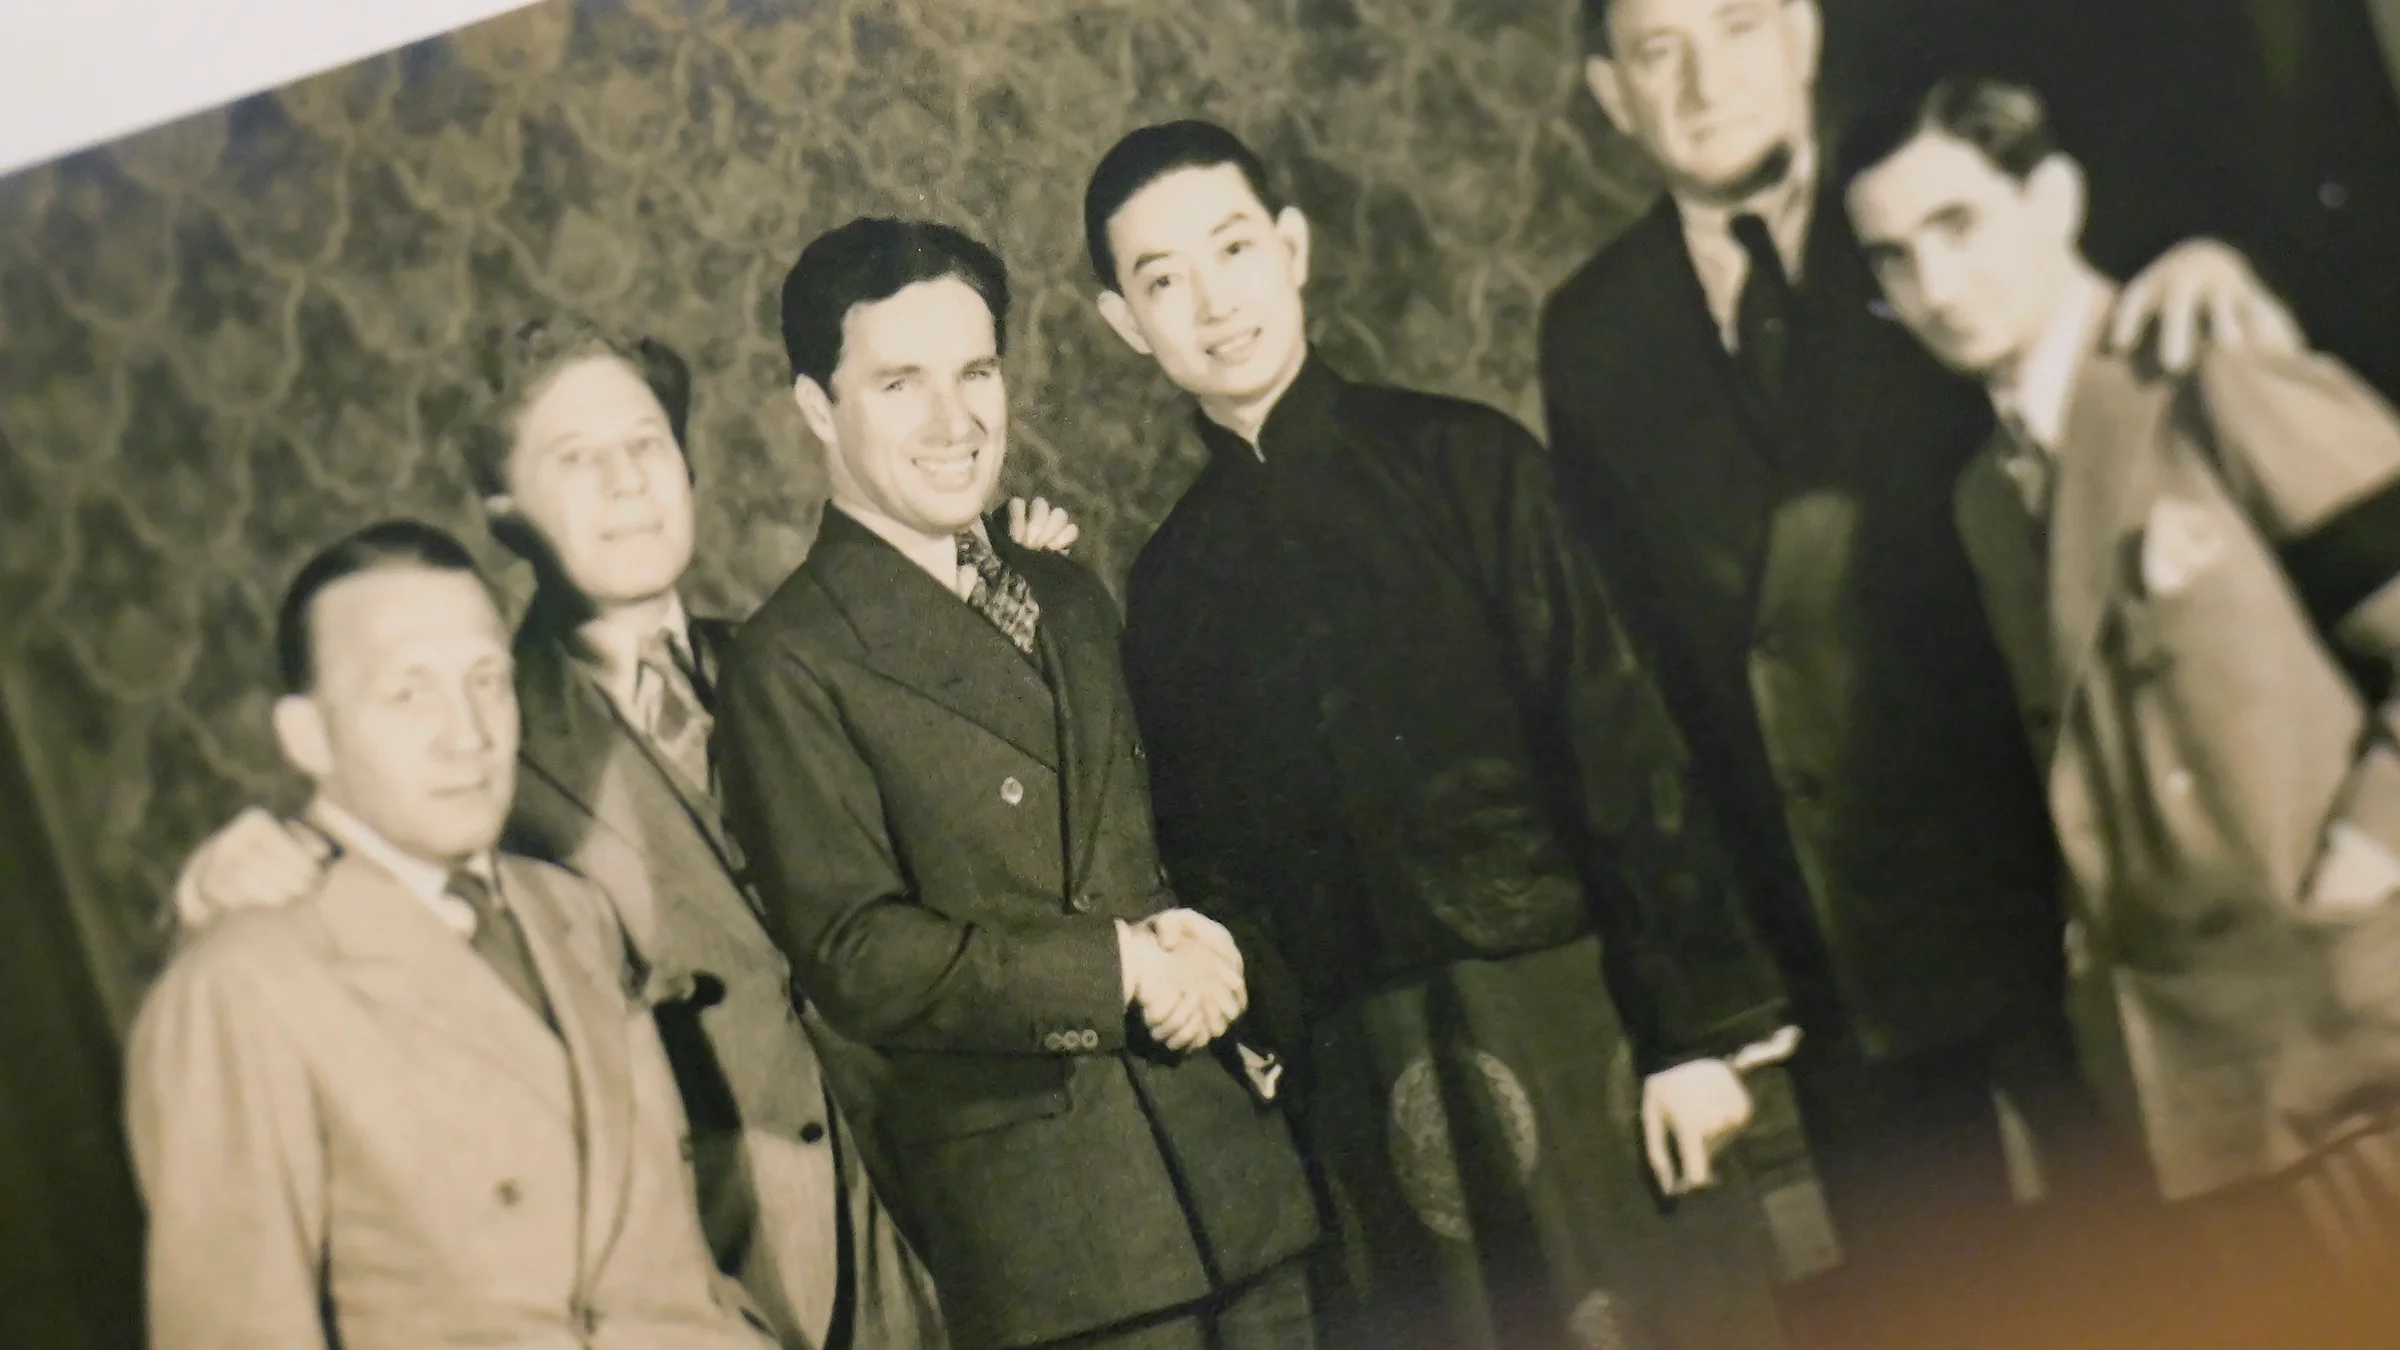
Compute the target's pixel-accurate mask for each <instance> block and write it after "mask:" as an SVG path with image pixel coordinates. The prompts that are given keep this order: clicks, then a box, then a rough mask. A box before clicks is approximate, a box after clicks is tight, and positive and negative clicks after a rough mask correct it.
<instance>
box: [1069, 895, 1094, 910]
mask: <svg viewBox="0 0 2400 1350" xmlns="http://www.w3.org/2000/svg"><path fill="white" fill-rule="evenodd" d="M1067 908H1069V909H1071V910H1074V911H1075V912H1076V913H1078V914H1089V913H1091V912H1092V893H1091V892H1090V891H1077V892H1075V893H1074V894H1073V895H1070V896H1068V897H1067Z"/></svg>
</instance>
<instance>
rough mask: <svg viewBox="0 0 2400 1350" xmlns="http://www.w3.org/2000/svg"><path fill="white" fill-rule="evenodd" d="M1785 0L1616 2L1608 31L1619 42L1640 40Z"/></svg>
mask: <svg viewBox="0 0 2400 1350" xmlns="http://www.w3.org/2000/svg"><path fill="white" fill-rule="evenodd" d="M1783 3H1784V0H1615V3H1614V4H1611V5H1610V6H1609V7H1608V29H1609V33H1610V35H1611V36H1612V37H1614V38H1618V39H1626V38H1633V39H1639V38H1641V37H1644V36H1647V35H1649V34H1651V33H1657V32H1674V31H1681V30H1686V29H1693V28H1698V27H1700V26H1701V25H1703V24H1708V23H1713V22H1715V21H1717V20H1718V19H1720V18H1726V17H1731V16H1733V15H1736V14H1756V13H1758V12H1760V11H1763V10H1769V9H1774V8H1777V7H1779V6H1781V5H1782V4H1783Z"/></svg>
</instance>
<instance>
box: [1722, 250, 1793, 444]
mask: <svg viewBox="0 0 2400 1350" xmlns="http://www.w3.org/2000/svg"><path fill="white" fill-rule="evenodd" d="M1733 238H1734V242H1735V243H1738V244H1740V245H1741V246H1742V252H1744V253H1747V254H1749V255H1750V276H1749V279H1748V280H1746V281H1744V282H1743V283H1742V294H1741V299H1740V300H1739V302H1738V303H1736V305H1735V306H1734V311H1733V328H1734V342H1735V343H1736V344H1738V350H1737V351H1736V352H1735V353H1734V359H1735V360H1736V361H1737V362H1738V363H1739V364H1740V366H1741V369H1742V375H1743V378H1745V379H1746V380H1748V381H1749V383H1750V387H1751V389H1752V390H1753V391H1755V392H1756V393H1757V394H1758V395H1759V396H1760V397H1761V398H1762V399H1764V400H1765V401H1766V403H1767V406H1769V407H1776V406H1778V405H1780V404H1781V403H1782V402H1783V366H1784V357H1785V354H1786V353H1787V352H1788V351H1789V350H1790V347H1791V334H1792V283H1791V279H1790V278H1789V277H1787V276H1785V275H1784V271H1783V254H1782V253H1781V252H1780V251H1779V250H1777V249H1776V247H1775V237H1774V236H1773V235H1772V234H1771V233H1769V232H1768V230H1767V222H1765V221H1764V220H1761V219H1759V218H1758V217H1757V216H1754V215H1750V214H1748V213H1744V214H1742V215H1738V216H1735V217H1734V218H1733Z"/></svg>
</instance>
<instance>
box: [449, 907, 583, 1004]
mask: <svg viewBox="0 0 2400 1350" xmlns="http://www.w3.org/2000/svg"><path fill="white" fill-rule="evenodd" d="M445 889H447V890H448V891H449V893H450V894H452V895H454V896H456V897H458V898H459V899H460V900H462V901H465V902H466V906H467V908H469V909H471V910H473V911H475V936H474V937H473V939H471V940H470V943H469V945H471V946H472V947H474V948H475V951H476V954H477V955H479V956H481V957H482V958H483V959H484V961H485V963H486V964H488V965H490V966H491V968H492V970H493V971H494V972H495V973H497V974H498V975H499V976H500V978H501V980H502V981H504V982H505V983H506V984H507V985H508V987H509V988H511V989H513V990H515V991H516V992H517V997H519V998H521V999H523V1000H525V1006H526V1007H528V1008H531V1009H533V1010H534V1012H535V1013H536V1014H538V1015H539V1016H540V1017H541V1019H542V1021H543V1022H544V1023H546V1024H548V1025H549V1027H550V1029H551V1030H552V1031H556V1030H558V1019H557V1018H556V1017H554V1016H553V1015H551V1012H550V1000H549V999H548V998H547V997H545V996H544V995H543V993H542V977H541V976H540V975H539V974H538V973H536V971H535V970H534V965H533V949H532V948H530V947H528V946H526V945H525V930H524V929H523V928H521V927H519V926H518V924H517V916H516V912H515V911H514V910H510V909H507V908H504V907H503V906H502V905H501V904H500V902H499V897H497V896H495V895H493V894H492V886H491V883H490V882H488V881H485V880H484V879H483V878H482V877H481V876H479V875H477V874H476V873H474V872H472V871H469V870H468V869H466V868H464V867H461V868H458V869H456V870H454V871H452V872H451V873H450V880H449V883H448V884H447V886H446V887H445Z"/></svg>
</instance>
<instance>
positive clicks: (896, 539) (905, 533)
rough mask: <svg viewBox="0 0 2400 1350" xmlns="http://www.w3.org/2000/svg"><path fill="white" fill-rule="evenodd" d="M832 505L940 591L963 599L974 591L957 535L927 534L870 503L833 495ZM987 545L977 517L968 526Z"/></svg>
mask: <svg viewBox="0 0 2400 1350" xmlns="http://www.w3.org/2000/svg"><path fill="white" fill-rule="evenodd" d="M833 505H834V506H836V507H838V508H840V510H841V513H842V514H843V515H846V516H848V517H850V518H851V519H852V520H855V521H857V522H858V523H859V524H861V525H864V526H866V527H867V528H868V529H870V530H873V531H874V532H875V533H876V534H877V535H879V536H881V537H882V539H883V541H884V542H885V543H887V544H890V545H891V546H892V547H893V548H896V549H898V550H900V556H902V557H904V558H906V559H908V560H909V561H910V562H913V563H915V564H916V565H917V566H918V567H921V568H923V569H924V571H925V575H927V576H929V577H932V578H933V579H934V580H935V581H937V582H940V583H941V587H942V589H943V590H946V591H948V592H950V593H951V594H952V595H955V596H957V597H958V598H959V599H961V600H964V599H966V598H967V597H968V596H969V595H972V594H973V593H974V591H975V569H974V568H972V567H968V566H965V565H963V564H962V563H960V562H959V560H958V537H957V536H956V535H949V534H927V533H925V532H924V531H923V530H920V529H917V528H915V527H914V526H909V525H903V524H901V523H900V522H899V521H896V520H894V519H892V518H891V517H890V516H887V515H885V514H884V513H883V512H881V511H878V510H876V509H875V508H874V507H872V506H864V505H861V504H860V503H858V502H856V501H852V500H850V499H848V498H845V497H839V496H837V497H835V498H834V499H833ZM967 528H968V529H970V530H972V531H974V532H975V534H976V535H977V536H979V537H981V538H982V540H983V541H984V542H985V543H986V544H989V543H990V542H991V539H992V536H991V533H990V532H989V531H987V530H985V529H984V527H983V522H982V521H981V520H977V521H976V522H975V523H974V524H973V525H970V526H968V527H967Z"/></svg>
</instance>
